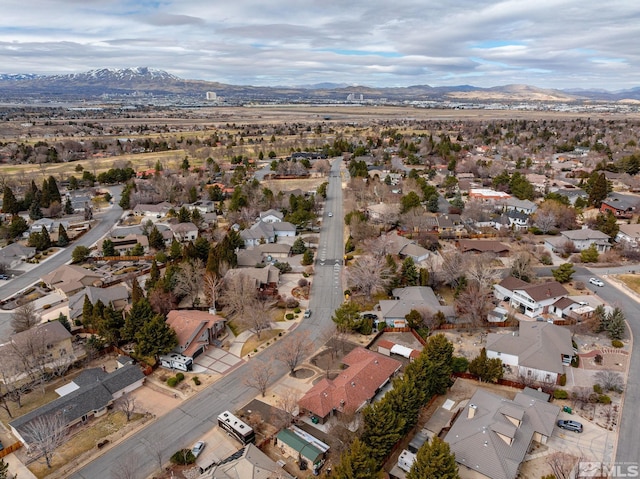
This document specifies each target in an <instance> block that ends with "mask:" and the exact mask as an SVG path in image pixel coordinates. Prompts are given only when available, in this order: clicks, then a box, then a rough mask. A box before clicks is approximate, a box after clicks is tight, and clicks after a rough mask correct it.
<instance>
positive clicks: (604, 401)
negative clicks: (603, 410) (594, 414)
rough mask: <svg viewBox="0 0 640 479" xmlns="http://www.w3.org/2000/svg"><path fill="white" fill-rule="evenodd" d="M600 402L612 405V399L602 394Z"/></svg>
mask: <svg viewBox="0 0 640 479" xmlns="http://www.w3.org/2000/svg"><path fill="white" fill-rule="evenodd" d="M598 402H599V403H600V404H611V398H610V397H609V396H607V395H606V394H601V395H600V396H598Z"/></svg>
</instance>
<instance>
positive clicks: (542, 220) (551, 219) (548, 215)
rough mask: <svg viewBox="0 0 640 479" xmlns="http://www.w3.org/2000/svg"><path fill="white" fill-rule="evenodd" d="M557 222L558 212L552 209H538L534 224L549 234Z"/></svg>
mask: <svg viewBox="0 0 640 479" xmlns="http://www.w3.org/2000/svg"><path fill="white" fill-rule="evenodd" d="M557 222H558V218H557V217H556V214H555V213H554V212H553V211H551V210H542V211H537V212H536V213H535V215H534V219H533V224H534V225H535V226H536V227H537V228H539V229H540V231H542V233H544V234H547V233H548V232H549V231H551V230H552V229H553V227H554V226H555V225H556V223H557Z"/></svg>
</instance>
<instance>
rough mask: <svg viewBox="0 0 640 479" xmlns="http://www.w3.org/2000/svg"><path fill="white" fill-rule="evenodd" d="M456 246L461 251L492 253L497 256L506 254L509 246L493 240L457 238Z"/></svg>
mask: <svg viewBox="0 0 640 479" xmlns="http://www.w3.org/2000/svg"><path fill="white" fill-rule="evenodd" d="M456 246H457V247H458V249H459V250H460V251H462V252H463V253H474V254H480V253H493V254H495V255H497V256H508V255H509V251H510V249H509V246H507V245H506V244H504V243H501V242H500V241H494V240H473V239H459V240H457V241H456Z"/></svg>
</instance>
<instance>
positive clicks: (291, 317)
mask: <svg viewBox="0 0 640 479" xmlns="http://www.w3.org/2000/svg"><path fill="white" fill-rule="evenodd" d="M284 317H285V318H287V319H293V313H287V314H285V316H284Z"/></svg>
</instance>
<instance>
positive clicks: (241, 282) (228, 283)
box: [221, 274, 257, 319]
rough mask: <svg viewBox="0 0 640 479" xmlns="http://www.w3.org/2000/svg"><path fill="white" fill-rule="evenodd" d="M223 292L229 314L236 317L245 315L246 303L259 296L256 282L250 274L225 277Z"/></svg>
mask: <svg viewBox="0 0 640 479" xmlns="http://www.w3.org/2000/svg"><path fill="white" fill-rule="evenodd" d="M221 293H222V294H221V300H222V302H223V303H224V309H225V312H226V313H227V316H229V317H231V318H233V319H236V318H238V317H242V316H243V315H244V313H245V310H246V305H247V304H249V303H250V302H252V301H253V300H254V299H255V298H256V297H257V290H256V282H255V280H254V279H253V278H250V277H249V276H246V275H243V274H234V275H232V276H231V277H227V278H225V281H224V288H223V290H222V291H221Z"/></svg>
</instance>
